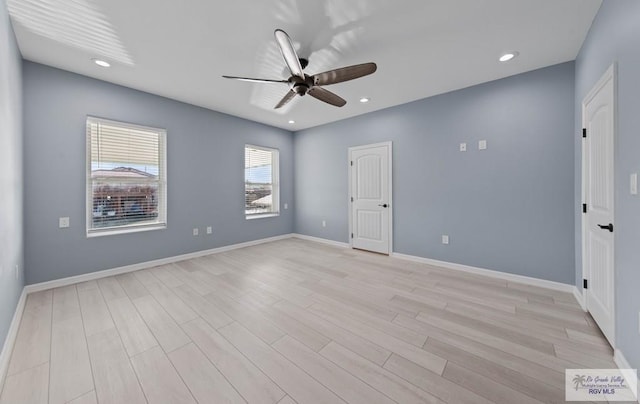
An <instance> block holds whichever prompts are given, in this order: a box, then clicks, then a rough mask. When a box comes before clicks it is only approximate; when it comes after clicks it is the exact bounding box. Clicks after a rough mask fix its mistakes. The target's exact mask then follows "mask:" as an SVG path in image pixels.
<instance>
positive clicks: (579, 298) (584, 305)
mask: <svg viewBox="0 0 640 404" xmlns="http://www.w3.org/2000/svg"><path fill="white" fill-rule="evenodd" d="M573 297H575V298H576V300H577V301H578V304H579V305H580V307H582V310H584V311H587V301H586V300H585V295H584V293H582V292H581V291H580V289H578V287H577V286H574V287H573Z"/></svg>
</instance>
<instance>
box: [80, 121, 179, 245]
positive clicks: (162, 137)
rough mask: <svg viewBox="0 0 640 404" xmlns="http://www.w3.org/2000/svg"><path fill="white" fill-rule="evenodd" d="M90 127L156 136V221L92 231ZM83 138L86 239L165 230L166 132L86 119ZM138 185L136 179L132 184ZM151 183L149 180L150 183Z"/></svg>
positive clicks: (116, 122) (134, 125)
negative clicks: (111, 128) (133, 131)
mask: <svg viewBox="0 0 640 404" xmlns="http://www.w3.org/2000/svg"><path fill="white" fill-rule="evenodd" d="M92 124H106V125H111V126H116V127H119V128H123V129H132V130H143V131H149V132H155V133H157V134H158V138H159V139H158V143H159V144H158V149H159V151H158V154H159V155H158V160H159V164H158V180H157V181H153V183H156V182H157V184H158V218H157V219H156V221H155V222H153V223H140V224H138V223H129V224H123V225H118V226H110V227H99V228H93V227H92V223H93V182H94V180H93V178H92V176H91V157H92V156H91V146H92V143H91V129H90V128H91V126H90V125H92ZM85 132H86V133H85V139H86V152H85V154H86V168H85V175H86V181H85V196H86V201H85V208H86V236H87V238H92V237H100V236H110V235H116V234H128V233H137V232H143V231H151V230H162V229H166V228H167V131H166V129H162V128H155V127H152V126H145V125H137V124H133V123H129V122H122V121H115V120H111V119H104V118H98V117H95V116H87V119H86V122H85ZM118 182H128V180H126V179H118ZM131 182H139V180H135V181H131ZM149 182H151V181H149Z"/></svg>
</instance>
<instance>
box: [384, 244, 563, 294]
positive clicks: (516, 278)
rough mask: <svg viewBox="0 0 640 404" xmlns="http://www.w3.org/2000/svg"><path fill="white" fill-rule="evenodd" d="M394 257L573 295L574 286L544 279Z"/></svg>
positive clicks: (409, 257) (448, 263) (442, 262)
mask: <svg viewBox="0 0 640 404" xmlns="http://www.w3.org/2000/svg"><path fill="white" fill-rule="evenodd" d="M391 256H392V257H396V258H400V259H403V260H407V261H414V262H420V263H423V264H427V265H433V266H436V267H442V268H447V269H453V270H456V271H462V272H467V273H471V274H476V275H484V276H489V277H492V278H498V279H504V280H506V281H509V282H516V283H523V284H525V285H531V286H537V287H540V288H545V289H551V290H558V291H561V292H568V293H573V289H574V288H575V286H574V285H569V284H566V283H560V282H554V281H547V280H544V279H538V278H531V277H529V276H523V275H516V274H509V273H506V272H500V271H495V270H492V269H485V268H478V267H472V266H469V265H462V264H456V263H453V262H447V261H438V260H434V259H431V258H423V257H416V256H414V255H407V254H400V253H395V252H394V253H392V254H391Z"/></svg>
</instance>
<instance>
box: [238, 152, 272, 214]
mask: <svg viewBox="0 0 640 404" xmlns="http://www.w3.org/2000/svg"><path fill="white" fill-rule="evenodd" d="M278 167H279V163H278V150H277V149H269V148H266V147H258V146H252V145H246V146H245V147H244V213H245V215H246V217H247V219H253V218H258V217H267V216H277V215H278V212H279V211H280V209H279V207H280V202H279V199H280V189H279V188H280V187H279V183H278V181H279V179H278Z"/></svg>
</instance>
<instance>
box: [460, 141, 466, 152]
mask: <svg viewBox="0 0 640 404" xmlns="http://www.w3.org/2000/svg"><path fill="white" fill-rule="evenodd" d="M460 151H467V144H466V143H460Z"/></svg>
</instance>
